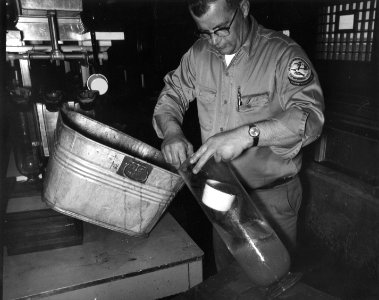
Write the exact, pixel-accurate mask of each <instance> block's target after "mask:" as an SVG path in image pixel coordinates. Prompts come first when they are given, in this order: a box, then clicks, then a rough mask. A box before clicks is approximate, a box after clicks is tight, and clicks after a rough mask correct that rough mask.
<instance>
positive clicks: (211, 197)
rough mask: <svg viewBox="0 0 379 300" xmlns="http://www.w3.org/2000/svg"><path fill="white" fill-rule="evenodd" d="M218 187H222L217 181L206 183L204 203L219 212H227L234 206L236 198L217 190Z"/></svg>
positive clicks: (209, 180)
mask: <svg viewBox="0 0 379 300" xmlns="http://www.w3.org/2000/svg"><path fill="white" fill-rule="evenodd" d="M217 185H220V182H218V181H216V180H211V179H208V180H207V181H206V183H205V187H204V191H203V197H202V202H203V203H204V204H205V205H206V206H208V207H210V208H212V209H215V210H218V211H227V210H229V209H230V207H231V206H232V204H233V201H234V199H235V198H236V196H235V195H233V194H229V193H227V192H223V191H220V190H219V189H217V188H215V187H216V186H217Z"/></svg>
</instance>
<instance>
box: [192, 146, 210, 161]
mask: <svg viewBox="0 0 379 300" xmlns="http://www.w3.org/2000/svg"><path fill="white" fill-rule="evenodd" d="M206 151H207V146H205V145H202V146H201V147H200V148H199V150H197V151H196V152H195V154H194V155H192V157H191V159H190V163H191V164H194V163H195V162H197V161H198V160H199V159H200V157H201V156H203V155H204V153H205V152H206Z"/></svg>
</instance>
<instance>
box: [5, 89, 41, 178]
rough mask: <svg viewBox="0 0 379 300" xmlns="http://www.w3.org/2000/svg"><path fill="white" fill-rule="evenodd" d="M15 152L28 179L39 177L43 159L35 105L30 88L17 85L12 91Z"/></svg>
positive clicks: (16, 158)
mask: <svg viewBox="0 0 379 300" xmlns="http://www.w3.org/2000/svg"><path fill="white" fill-rule="evenodd" d="M10 96H11V101H12V103H11V104H12V108H13V109H12V110H11V116H12V119H11V127H12V133H11V134H12V136H11V138H12V141H13V152H14V156H15V163H16V167H17V169H18V171H19V172H20V173H21V174H22V175H24V176H26V177H27V178H28V181H34V180H37V179H38V176H39V174H41V172H42V167H43V161H42V155H41V143H40V139H39V131H38V126H37V117H36V111H35V107H34V105H33V102H32V100H31V91H30V89H28V88H23V87H17V88H16V89H14V90H12V91H11V92H10Z"/></svg>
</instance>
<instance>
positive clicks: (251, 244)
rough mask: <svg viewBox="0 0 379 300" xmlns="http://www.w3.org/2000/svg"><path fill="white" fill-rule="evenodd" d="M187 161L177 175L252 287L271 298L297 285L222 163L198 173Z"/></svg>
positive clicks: (285, 257)
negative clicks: (260, 289)
mask: <svg viewBox="0 0 379 300" xmlns="http://www.w3.org/2000/svg"><path fill="white" fill-rule="evenodd" d="M192 167H193V165H191V164H190V163H189V160H187V161H185V162H184V163H183V164H182V166H181V167H180V169H179V174H180V175H181V176H182V178H183V179H184V181H185V183H186V185H187V186H188V188H189V189H190V191H191V192H192V194H193V195H194V196H195V198H196V200H197V202H198V203H199V205H200V207H201V208H202V209H203V211H204V213H205V214H206V216H207V217H208V219H209V220H210V221H211V223H212V225H213V226H214V228H215V229H216V231H217V232H218V234H219V235H220V237H221V238H222V240H223V241H224V242H225V244H226V246H227V248H228V249H229V251H230V253H231V254H232V255H233V256H234V258H235V259H236V261H237V262H238V263H239V265H240V266H241V267H242V269H243V270H244V271H245V272H246V274H247V275H248V277H249V278H250V279H251V281H252V283H253V284H254V285H255V286H256V287H259V288H263V289H264V290H265V291H266V293H267V295H266V296H268V298H273V297H276V296H277V295H279V294H280V293H282V292H283V291H284V290H286V289H288V288H289V287H290V286H292V285H293V284H294V283H296V282H297V281H298V280H299V278H300V276H299V274H291V273H290V272H289V270H290V265H291V259H290V255H289V253H288V251H287V249H286V248H285V246H284V245H283V243H282V242H281V240H280V239H279V238H278V236H277V234H276V233H275V231H274V230H273V229H272V227H271V226H270V224H269V223H268V222H267V221H266V219H265V218H264V217H263V215H262V213H261V212H260V211H259V209H258V208H257V207H256V206H255V205H254V199H251V197H250V196H249V195H248V193H247V192H246V190H245V189H244V187H243V186H242V184H241V183H240V182H239V180H238V179H237V177H236V175H235V174H234V171H233V169H232V167H231V166H230V165H229V164H228V163H225V162H219V163H217V162H216V161H215V160H214V158H211V159H209V160H208V162H207V163H206V164H205V165H204V166H203V168H202V169H201V170H200V171H199V172H198V173H197V174H194V173H193V172H192Z"/></svg>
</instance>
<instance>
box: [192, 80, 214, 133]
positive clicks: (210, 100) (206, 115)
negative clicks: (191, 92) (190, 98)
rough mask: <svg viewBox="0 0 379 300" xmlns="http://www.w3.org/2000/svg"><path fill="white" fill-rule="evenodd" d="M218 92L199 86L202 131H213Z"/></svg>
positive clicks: (198, 98) (198, 99)
mask: <svg viewBox="0 0 379 300" xmlns="http://www.w3.org/2000/svg"><path fill="white" fill-rule="evenodd" d="M216 96H217V93H216V90H215V89H212V88H209V87H206V86H202V85H199V87H198V92H197V111H198V115H199V123H200V127H201V129H202V130H211V129H212V128H213V122H214V118H215V113H216Z"/></svg>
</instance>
